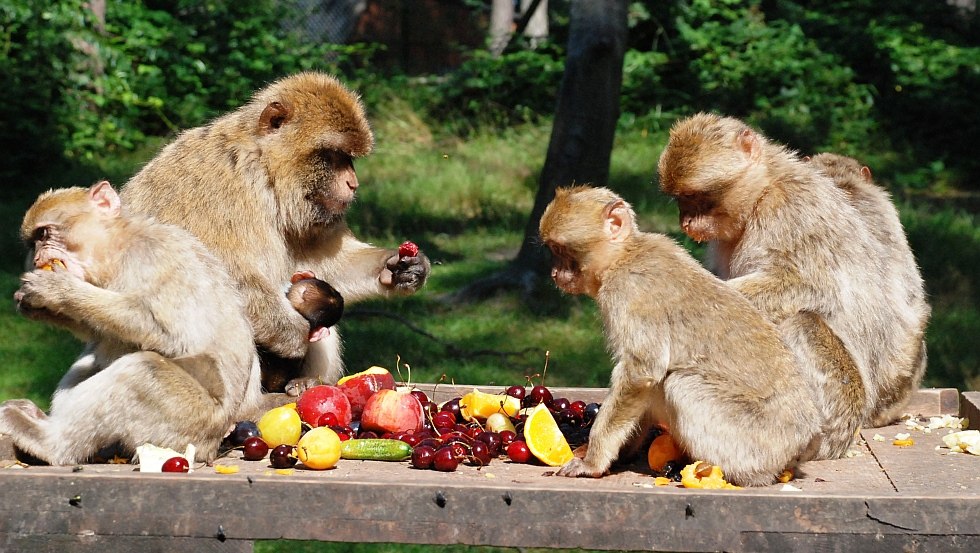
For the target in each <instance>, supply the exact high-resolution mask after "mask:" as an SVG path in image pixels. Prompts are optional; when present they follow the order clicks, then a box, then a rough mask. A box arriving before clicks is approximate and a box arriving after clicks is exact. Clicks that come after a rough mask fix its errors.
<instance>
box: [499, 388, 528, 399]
mask: <svg viewBox="0 0 980 553" xmlns="http://www.w3.org/2000/svg"><path fill="white" fill-rule="evenodd" d="M504 393H505V394H507V395H509V396H510V397H516V398H517V399H524V396H526V395H527V389H526V388H524V386H511V387H510V388H507V390H506V391H504Z"/></svg>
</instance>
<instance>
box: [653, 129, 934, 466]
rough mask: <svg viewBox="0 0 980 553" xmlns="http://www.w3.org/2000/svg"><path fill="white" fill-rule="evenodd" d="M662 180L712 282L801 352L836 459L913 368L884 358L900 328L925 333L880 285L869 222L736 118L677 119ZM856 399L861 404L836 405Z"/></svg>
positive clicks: (897, 342)
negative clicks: (704, 257) (721, 281)
mask: <svg viewBox="0 0 980 553" xmlns="http://www.w3.org/2000/svg"><path fill="white" fill-rule="evenodd" d="M659 172H660V186H661V189H662V190H663V191H664V192H666V193H667V194H670V195H671V196H673V197H675V198H677V200H678V205H679V207H680V220H681V227H682V228H683V229H684V231H685V232H686V233H687V234H688V235H690V236H691V237H692V238H694V239H696V240H699V241H709V244H710V248H709V249H710V251H711V252H712V253H711V263H712V265H713V268H714V269H715V271H716V273H717V274H719V275H720V276H722V277H723V278H730V279H731V280H729V281H728V282H729V284H730V285H731V286H732V287H733V288H734V289H736V290H738V291H739V292H741V293H742V294H744V295H745V296H746V297H747V298H748V299H749V300H750V301H751V302H752V304H753V305H754V306H755V307H756V308H757V309H760V310H761V311H762V312H763V313H765V314H766V316H767V317H769V318H770V320H772V321H773V322H775V323H777V325H779V327H780V329H781V331H782V334H783V337H784V339H785V340H786V342H787V343H789V344H790V346H791V347H792V349H793V350H794V352H795V353H796V354H797V357H798V362H799V364H800V370H801V371H803V374H804V375H805V377H806V379H807V381H808V382H809V383H810V386H811V389H812V390H813V393H814V394H815V397H817V398H818V399H817V402H818V405H820V406H821V410H822V411H823V414H824V419H823V425H824V433H825V436H826V437H827V439H826V440H825V441H824V443H823V447H822V449H821V451H820V453H819V454H818V457H819V458H835V457H838V456H840V455H842V454H843V453H844V452H846V449H847V448H846V446H845V445H844V444H845V443H849V442H850V441H851V439H852V438H853V436H854V434H855V431H856V430H857V429H858V428H859V427H860V426H861V425H862V424H869V423H873V422H874V421H876V420H877V419H876V418H875V417H874V413H875V411H876V407H875V406H876V405H878V403H879V401H880V399H881V398H882V397H883V396H884V395H887V392H885V390H888V389H889V388H891V387H892V386H893V385H894V384H893V383H895V382H897V380H896V379H897V378H900V375H902V374H904V373H907V372H908V370H909V369H908V367H903V366H898V365H895V364H893V363H891V362H890V361H888V360H887V358H888V357H889V354H887V353H886V354H884V355H882V352H888V351H893V350H894V349H895V348H902V347H904V344H905V343H906V339H905V338H903V335H905V333H906V332H907V330H906V329H909V330H912V332H913V333H914V332H915V330H914V329H921V327H922V324H923V321H921V319H920V318H919V317H918V315H913V314H912V313H910V312H909V310H908V309H907V308H906V307H905V306H906V305H907V302H906V300H905V299H903V298H898V297H896V295H895V294H894V291H893V290H890V289H888V288H887V287H883V286H882V282H886V281H888V280H889V278H891V277H890V276H889V275H888V272H889V267H888V266H887V264H886V263H885V262H884V261H883V259H882V255H881V251H880V246H879V245H878V243H877V241H876V240H875V239H874V237H873V233H872V231H871V229H870V228H869V221H868V220H866V219H865V218H864V217H863V216H862V214H861V213H860V212H859V210H858V209H856V208H855V206H854V205H852V204H851V202H850V201H849V199H848V197H847V194H846V193H845V192H844V191H843V190H842V189H840V188H838V187H837V186H835V184H834V182H833V180H831V179H830V178H829V177H827V176H826V175H824V174H823V173H821V172H820V171H818V170H817V169H816V168H815V167H814V166H813V165H812V164H809V163H806V162H805V161H803V160H802V159H800V158H799V157H798V156H797V155H796V153H795V152H792V151H790V150H788V149H787V148H785V147H783V146H780V145H778V144H774V143H772V142H770V141H768V140H767V139H766V138H765V137H764V136H762V135H760V134H758V133H757V132H755V131H754V130H752V129H751V128H749V127H748V126H747V125H745V124H744V123H742V122H741V121H738V120H736V119H732V118H725V117H718V116H715V115H709V114H698V115H695V116H693V117H690V118H688V119H685V120H683V121H680V122H678V123H677V124H676V125H675V126H674V128H673V129H672V130H671V135H670V140H669V141H668V144H667V147H666V148H665V149H664V152H663V154H662V155H661V158H660V163H659ZM807 321H810V324H811V325H817V326H816V327H813V326H808V324H807ZM855 367H856V370H857V371H858V372H859V373H860V379H855V378H853V372H854V368H855ZM855 398H863V400H862V401H860V402H859V403H858V404H855V405H846V404H844V405H842V404H840V402H845V403H846V402H849V401H854V399H855ZM848 413H849V414H850V416H847V415H846V414H848Z"/></svg>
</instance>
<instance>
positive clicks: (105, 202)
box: [88, 180, 120, 217]
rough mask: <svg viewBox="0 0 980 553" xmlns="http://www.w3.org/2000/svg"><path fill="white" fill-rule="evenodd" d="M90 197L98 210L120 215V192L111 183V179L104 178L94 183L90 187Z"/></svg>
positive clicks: (113, 215)
mask: <svg viewBox="0 0 980 553" xmlns="http://www.w3.org/2000/svg"><path fill="white" fill-rule="evenodd" d="M88 198H89V201H90V202H91V203H92V205H94V206H95V209H97V210H98V211H101V212H102V213H104V214H106V215H109V216H112V217H116V216H118V215H119V210H120V202H119V194H117V193H116V190H115V189H114V188H113V187H112V185H111V184H109V181H107V180H104V181H100V182H97V183H95V184H93V185H92V187H91V188H89V189H88Z"/></svg>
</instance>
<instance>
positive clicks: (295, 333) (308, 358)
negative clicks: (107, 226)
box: [121, 72, 430, 395]
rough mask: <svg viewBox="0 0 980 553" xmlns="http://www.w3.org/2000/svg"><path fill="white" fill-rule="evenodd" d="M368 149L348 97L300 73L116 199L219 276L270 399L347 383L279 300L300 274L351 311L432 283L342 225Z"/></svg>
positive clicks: (215, 125)
mask: <svg viewBox="0 0 980 553" xmlns="http://www.w3.org/2000/svg"><path fill="white" fill-rule="evenodd" d="M373 145H374V135H373V133H372V131H371V128H370V126H369V124H368V120H367V117H366V115H365V112H364V107H363V105H362V104H361V101H360V99H359V98H358V96H357V95H356V94H355V93H354V92H352V91H351V90H349V89H348V88H347V87H345V86H344V85H343V84H341V83H340V82H339V81H338V80H337V79H335V78H334V77H331V76H329V75H326V74H323V73H316V72H307V73H300V74H297V75H293V76H290V77H286V78H284V79H282V80H279V81H277V82H275V83H272V84H271V85H269V86H268V87H266V88H264V89H262V90H260V91H258V92H257V93H256V94H255V95H254V96H253V98H252V99H251V100H250V101H249V102H248V103H246V104H245V105H243V106H241V107H240V108H238V109H237V110H235V111H232V112H230V113H228V114H226V115H224V116H221V117H219V118H217V119H215V120H214V121H212V122H211V123H209V124H207V125H205V126H203V127H199V128H194V129H190V130H187V131H185V132H183V133H182V134H180V135H179V136H178V137H177V138H176V139H175V140H174V141H173V142H172V143H170V144H169V145H167V146H166V147H165V148H164V149H163V150H162V151H161V152H160V153H159V154H158V155H157V156H156V157H155V158H153V159H152V160H151V161H150V162H149V163H147V165H146V166H145V167H143V169H142V170H141V171H139V172H138V173H137V174H136V175H135V176H133V177H132V178H131V179H130V180H129V182H127V183H126V185H125V186H124V187H123V188H122V191H121V196H122V198H123V203H124V205H125V206H127V209H129V210H130V211H132V212H133V213H136V214H141V215H147V216H152V217H154V218H156V219H158V220H160V221H162V222H165V223H170V224H173V225H176V226H179V227H182V228H184V229H185V230H187V231H188V232H190V233H191V234H193V235H194V236H196V237H197V238H199V239H200V240H201V241H202V242H203V243H204V244H205V246H207V247H208V248H209V249H210V250H211V252H213V253H214V255H215V256H217V257H218V258H219V259H220V260H221V261H222V262H223V263H224V264H225V265H226V266H227V269H228V272H229V273H230V274H231V277H232V279H233V281H234V282H235V283H236V285H237V287H238V289H239V290H240V292H241V293H242V295H243V296H244V298H245V313H246V315H247V318H248V320H249V321H250V322H251V325H252V329H253V332H254V339H255V343H256V345H257V346H258V348H259V353H260V355H261V357H262V360H263V370H262V373H263V386H264V387H265V388H266V389H267V390H268V391H284V390H285V391H286V392H287V393H290V394H293V395H296V394H298V393H300V392H301V391H302V390H303V389H305V388H306V387H309V386H310V385H313V384H316V383H321V382H322V383H333V382H336V381H337V379H338V378H339V377H340V376H341V375H342V373H343V360H342V358H341V343H340V337H339V334H338V333H337V332H330V333H329V334H327V335H325V336H324V335H323V334H320V335H316V336H317V337H319V338H320V339H316V340H315V341H312V342H311V341H310V338H311V337H313V336H314V335H311V328H310V322H309V320H308V319H307V317H305V316H304V315H303V314H302V313H300V312H298V311H297V310H296V309H295V308H294V307H293V305H292V304H291V302H290V298H287V297H286V296H285V295H284V294H283V289H284V287H286V286H288V284H289V283H290V281H291V279H292V278H293V275H295V274H296V273H297V272H302V273H308V274H309V275H312V276H315V277H316V278H317V279H320V280H321V281H325V282H327V283H329V284H330V286H332V288H334V289H335V290H336V292H338V293H339V294H340V296H342V298H343V301H344V302H345V303H346V304H348V305H349V304H351V303H354V302H357V301H359V300H362V299H365V298H368V297H373V296H393V295H400V294H408V293H412V292H415V291H416V290H418V289H419V288H421V287H422V285H423V284H424V283H425V280H426V278H427V276H428V273H429V269H430V263H429V260H428V258H427V257H426V256H425V255H424V254H423V253H420V252H419V253H415V254H414V255H411V256H402V255H399V253H398V251H397V250H395V249H387V248H378V247H374V246H371V245H369V244H366V243H364V242H362V241H360V240H358V239H357V238H356V237H355V236H354V234H353V233H352V232H351V230H350V229H349V228H348V226H347V224H346V222H345V220H344V216H345V214H346V212H347V210H348V208H349V207H350V205H351V203H352V202H353V201H354V199H355V194H356V191H357V189H358V187H359V185H360V183H359V181H358V178H357V174H356V172H355V170H354V159H356V158H359V157H362V156H366V155H368V154H369V153H370V152H371V150H372V148H373Z"/></svg>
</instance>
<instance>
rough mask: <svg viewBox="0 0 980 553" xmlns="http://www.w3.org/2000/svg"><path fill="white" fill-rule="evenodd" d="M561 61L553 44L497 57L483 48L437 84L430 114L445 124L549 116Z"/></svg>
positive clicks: (519, 120)
mask: <svg viewBox="0 0 980 553" xmlns="http://www.w3.org/2000/svg"><path fill="white" fill-rule="evenodd" d="M562 58H563V51H562V50H561V49H560V48H558V47H557V46H555V45H554V44H551V45H548V46H542V47H539V48H537V49H535V50H520V51H515V52H508V53H505V54H503V55H501V56H499V57H495V56H493V55H491V54H490V53H489V52H486V51H483V50H476V51H473V52H470V56H469V58H468V59H467V60H466V61H465V62H463V64H462V65H461V66H460V67H459V68H457V69H456V70H455V71H453V72H452V73H451V74H450V75H448V76H447V78H446V80H445V81H444V82H442V83H441V84H440V85H439V86H438V88H437V98H436V99H435V101H436V103H437V105H436V107H435V108H434V109H433V113H436V114H438V115H439V116H440V117H442V118H443V120H444V121H451V120H453V119H457V120H458V119H463V120H468V121H471V122H475V123H477V124H492V125H503V126H507V125H514V124H519V123H524V122H529V121H535V120H537V119H538V118H540V117H541V116H546V115H550V114H552V113H553V112H554V110H555V105H556V103H555V102H556V101H555V98H556V97H557V94H558V86H559V84H560V83H561V76H562V72H563V71H564V68H565V65H564V60H563V59H562ZM471 124H473V123H471Z"/></svg>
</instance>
